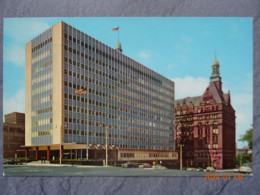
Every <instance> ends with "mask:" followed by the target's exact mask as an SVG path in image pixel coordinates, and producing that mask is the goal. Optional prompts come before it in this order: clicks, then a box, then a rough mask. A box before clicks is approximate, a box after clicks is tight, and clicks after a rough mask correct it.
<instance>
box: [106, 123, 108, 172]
mask: <svg viewBox="0 0 260 195" xmlns="http://www.w3.org/2000/svg"><path fill="white" fill-rule="evenodd" d="M107 134H108V125H107V126H106V167H107V157H108V152H107V149H108V145H107V144H108V143H107Z"/></svg>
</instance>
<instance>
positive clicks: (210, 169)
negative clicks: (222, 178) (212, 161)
mask: <svg viewBox="0 0 260 195" xmlns="http://www.w3.org/2000/svg"><path fill="white" fill-rule="evenodd" d="M206 171H213V172H214V171H215V169H214V168H213V167H207V168H206Z"/></svg>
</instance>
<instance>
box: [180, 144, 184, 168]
mask: <svg viewBox="0 0 260 195" xmlns="http://www.w3.org/2000/svg"><path fill="white" fill-rule="evenodd" d="M182 146H184V144H180V170H182Z"/></svg>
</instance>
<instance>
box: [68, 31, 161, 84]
mask: <svg viewBox="0 0 260 195" xmlns="http://www.w3.org/2000/svg"><path fill="white" fill-rule="evenodd" d="M64 36H65V39H68V38H69V39H68V40H69V41H72V42H74V43H76V44H78V45H80V46H81V47H84V48H85V49H89V50H90V51H91V50H92V51H93V52H94V51H96V53H97V54H99V55H100V56H103V57H105V58H107V59H109V60H112V61H113V62H115V63H118V64H120V65H121V66H124V67H125V68H127V69H130V70H132V71H134V72H136V73H138V74H140V75H143V76H145V77H147V78H149V79H151V80H153V81H155V82H157V83H159V84H160V85H162V81H161V80H159V79H157V78H155V77H153V76H151V75H149V74H147V73H145V72H143V71H141V70H139V69H136V68H134V67H133V66H131V65H129V64H127V63H125V62H123V61H121V60H119V59H117V58H115V57H114V56H111V55H109V54H107V53H105V52H103V51H101V50H98V49H97V48H94V47H91V46H90V45H89V46H88V44H87V43H84V42H83V41H80V40H79V39H76V38H75V37H72V36H71V35H69V36H68V35H67V34H66V33H65V34H64ZM64 50H65V51H69V52H71V53H73V54H77V55H79V56H82V57H85V54H84V53H81V52H79V51H76V50H75V49H72V48H70V47H67V46H65V47H64Z"/></svg>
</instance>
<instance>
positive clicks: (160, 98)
mask: <svg viewBox="0 0 260 195" xmlns="http://www.w3.org/2000/svg"><path fill="white" fill-rule="evenodd" d="M86 69H88V71H92V72H93V73H94V74H91V77H94V76H95V74H98V75H100V76H101V77H106V78H109V79H111V80H112V81H115V82H118V83H119V84H121V85H125V86H126V85H128V86H129V87H131V88H133V89H135V90H138V91H139V92H141V93H142V94H149V97H151V98H156V99H157V101H158V104H160V105H163V104H166V103H171V102H169V98H165V97H163V96H162V95H158V92H157V93H154V92H152V91H151V90H148V89H146V88H144V87H140V86H138V85H136V84H134V83H127V82H126V81H124V80H122V79H119V78H117V77H114V76H112V75H108V74H107V73H104V72H102V71H98V70H96V71H94V69H93V68H90V67H86ZM64 74H65V75H69V76H71V77H74V78H78V79H81V80H82V81H88V82H89V83H94V84H96V85H100V86H103V87H106V88H108V87H109V89H112V90H118V91H120V92H122V93H123V92H125V91H126V92H125V94H128V95H129V96H132V97H135V96H136V95H137V94H136V93H132V92H131V91H129V90H126V89H124V88H121V87H119V86H118V87H117V86H116V84H114V85H109V84H108V83H105V82H102V81H100V80H98V79H94V78H91V77H87V76H86V75H83V74H79V73H76V72H72V71H68V70H67V69H66V68H65V69H64ZM101 77H100V78H99V79H101ZM64 85H65V86H69V87H72V86H74V88H75V87H76V84H72V83H67V81H65V83H64ZM149 87H150V86H149ZM150 88H151V87H150ZM129 93H131V94H129ZM167 93H168V94H169V92H168V91H167Z"/></svg>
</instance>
